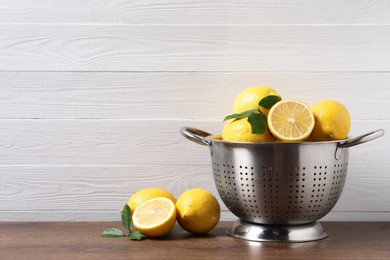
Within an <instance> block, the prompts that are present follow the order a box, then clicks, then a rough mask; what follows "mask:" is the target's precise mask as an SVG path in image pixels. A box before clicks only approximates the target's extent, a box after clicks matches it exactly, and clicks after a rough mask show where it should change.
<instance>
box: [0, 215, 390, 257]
mask: <svg viewBox="0 0 390 260" xmlns="http://www.w3.org/2000/svg"><path fill="white" fill-rule="evenodd" d="M322 224H323V226H324V228H325V229H326V230H327V231H328V232H329V234H330V235H329V237H327V238H325V239H323V240H318V241H314V242H306V243H264V242H250V241H245V240H240V239H236V238H232V237H229V236H227V235H226V230H227V229H228V228H229V227H230V225H231V223H230V222H221V223H220V224H219V225H218V226H217V227H216V228H215V229H214V230H212V231H211V232H210V233H209V234H208V235H204V236H193V235H191V234H189V233H187V232H185V231H184V230H182V229H181V228H179V227H178V226H176V227H175V229H174V231H173V232H172V233H171V234H170V235H169V236H167V237H165V238H160V239H144V240H142V241H128V240H127V239H126V238H115V239H114V238H102V237H99V234H100V232H102V230H104V229H107V228H110V227H120V223H119V222H68V223H64V222H51V223H47V222H40V223H37V222H35V223H34V222H24V223H23V222H22V223H17V222H12V223H0V229H1V230H2V232H0V242H1V243H0V250H1V252H2V257H4V258H5V259H53V258H60V259H129V257H131V258H132V259H183V258H185V259H223V258H228V259H238V258H245V259H258V258H262V259H263V258H264V259H313V257H315V258H316V259H351V258H352V259H389V258H390V250H389V248H390V243H389V240H388V235H389V232H390V224H389V222H385V223H375V222H356V223H351V222H324V223H322Z"/></svg>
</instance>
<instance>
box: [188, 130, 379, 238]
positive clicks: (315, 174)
mask: <svg viewBox="0 0 390 260" xmlns="http://www.w3.org/2000/svg"><path fill="white" fill-rule="evenodd" d="M181 133H182V134H183V135H184V136H185V137H186V138H187V139H189V140H191V141H194V142H196V143H199V144H202V145H207V146H209V148H210V153H211V163H212V169H213V175H214V181H215V185H216V187H217V190H218V193H219V195H220V197H221V199H222V201H223V202H224V204H225V205H226V207H227V208H228V209H229V210H230V211H231V212H232V213H233V214H234V215H236V216H237V217H238V218H239V219H240V220H241V221H240V223H241V224H240V225H242V223H245V222H246V223H254V224H260V225H273V226H292V225H305V224H311V223H315V222H316V221H317V220H319V219H320V218H322V217H323V216H325V215H326V214H327V213H329V212H330V211H331V210H332V208H333V207H334V206H335V204H336V202H337V201H338V199H339V197H340V195H341V193H342V191H343V188H344V184H345V181H346V177H347V171H348V156H349V150H348V149H347V148H348V147H351V146H354V145H358V144H361V143H364V142H367V141H370V140H372V139H375V138H378V137H380V136H382V135H383V134H384V131H383V130H377V131H374V132H371V133H368V134H365V135H362V136H359V137H357V138H353V139H347V140H342V141H330V142H291V143H288V142H287V143H286V142H264V143H248V142H227V141H223V140H221V139H220V138H218V137H217V136H212V135H210V134H209V133H207V132H204V131H201V130H198V129H194V128H190V127H183V128H182V129H181ZM243 221H244V222H243ZM232 235H234V234H232ZM237 236H238V235H237ZM244 238H245V237H244ZM251 240H256V239H251ZM309 240H312V239H309Z"/></svg>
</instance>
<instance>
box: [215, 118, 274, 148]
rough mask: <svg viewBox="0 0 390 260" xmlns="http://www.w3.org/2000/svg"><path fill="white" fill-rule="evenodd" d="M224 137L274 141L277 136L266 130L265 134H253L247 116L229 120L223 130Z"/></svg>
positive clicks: (251, 140)
mask: <svg viewBox="0 0 390 260" xmlns="http://www.w3.org/2000/svg"><path fill="white" fill-rule="evenodd" d="M222 139H223V140H225V141H231V142H273V141H275V138H274V137H273V136H272V135H271V134H270V132H269V131H268V130H266V131H265V132H264V133H263V134H252V127H251V124H250V123H249V122H248V120H247V118H241V119H235V120H229V121H227V122H226V124H225V126H224V128H223V130H222Z"/></svg>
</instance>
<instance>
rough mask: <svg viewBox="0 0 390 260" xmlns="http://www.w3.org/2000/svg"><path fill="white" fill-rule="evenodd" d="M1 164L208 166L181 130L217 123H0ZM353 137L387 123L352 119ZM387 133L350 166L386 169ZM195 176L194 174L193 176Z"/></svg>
mask: <svg viewBox="0 0 390 260" xmlns="http://www.w3.org/2000/svg"><path fill="white" fill-rule="evenodd" d="M0 123H1V124H0V165H42V166H43V165H113V166H115V165H171V164H174V165H178V166H179V165H187V164H209V162H210V158H209V152H208V149H207V147H205V146H200V145H197V144H195V143H193V142H190V141H188V140H186V139H185V138H184V137H182V136H181V135H180V133H179V129H180V128H181V127H182V126H193V127H197V128H200V129H202V130H205V131H208V132H210V133H220V132H221V131H222V126H223V125H222V122H219V121H212V120H210V121H197V120H82V119H80V120H1V121H0ZM352 124H353V125H354V130H353V131H352V133H351V134H352V135H354V136H356V135H357V134H364V133H367V132H370V131H372V130H376V129H380V128H383V129H385V130H387V132H390V121H389V120H378V121H369V122H368V121H353V122H352ZM389 141H390V135H385V136H384V137H381V139H378V140H375V141H372V142H370V143H366V144H362V145H360V146H357V147H353V148H350V150H351V158H350V162H351V165H356V166H389V162H388V159H387V158H388V153H387V152H386V151H388V144H389ZM194 174H195V173H194Z"/></svg>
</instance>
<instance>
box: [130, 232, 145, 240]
mask: <svg viewBox="0 0 390 260" xmlns="http://www.w3.org/2000/svg"><path fill="white" fill-rule="evenodd" d="M141 239H142V234H141V232H139V231H138V230H134V231H133V232H131V233H130V234H129V240H141Z"/></svg>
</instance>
